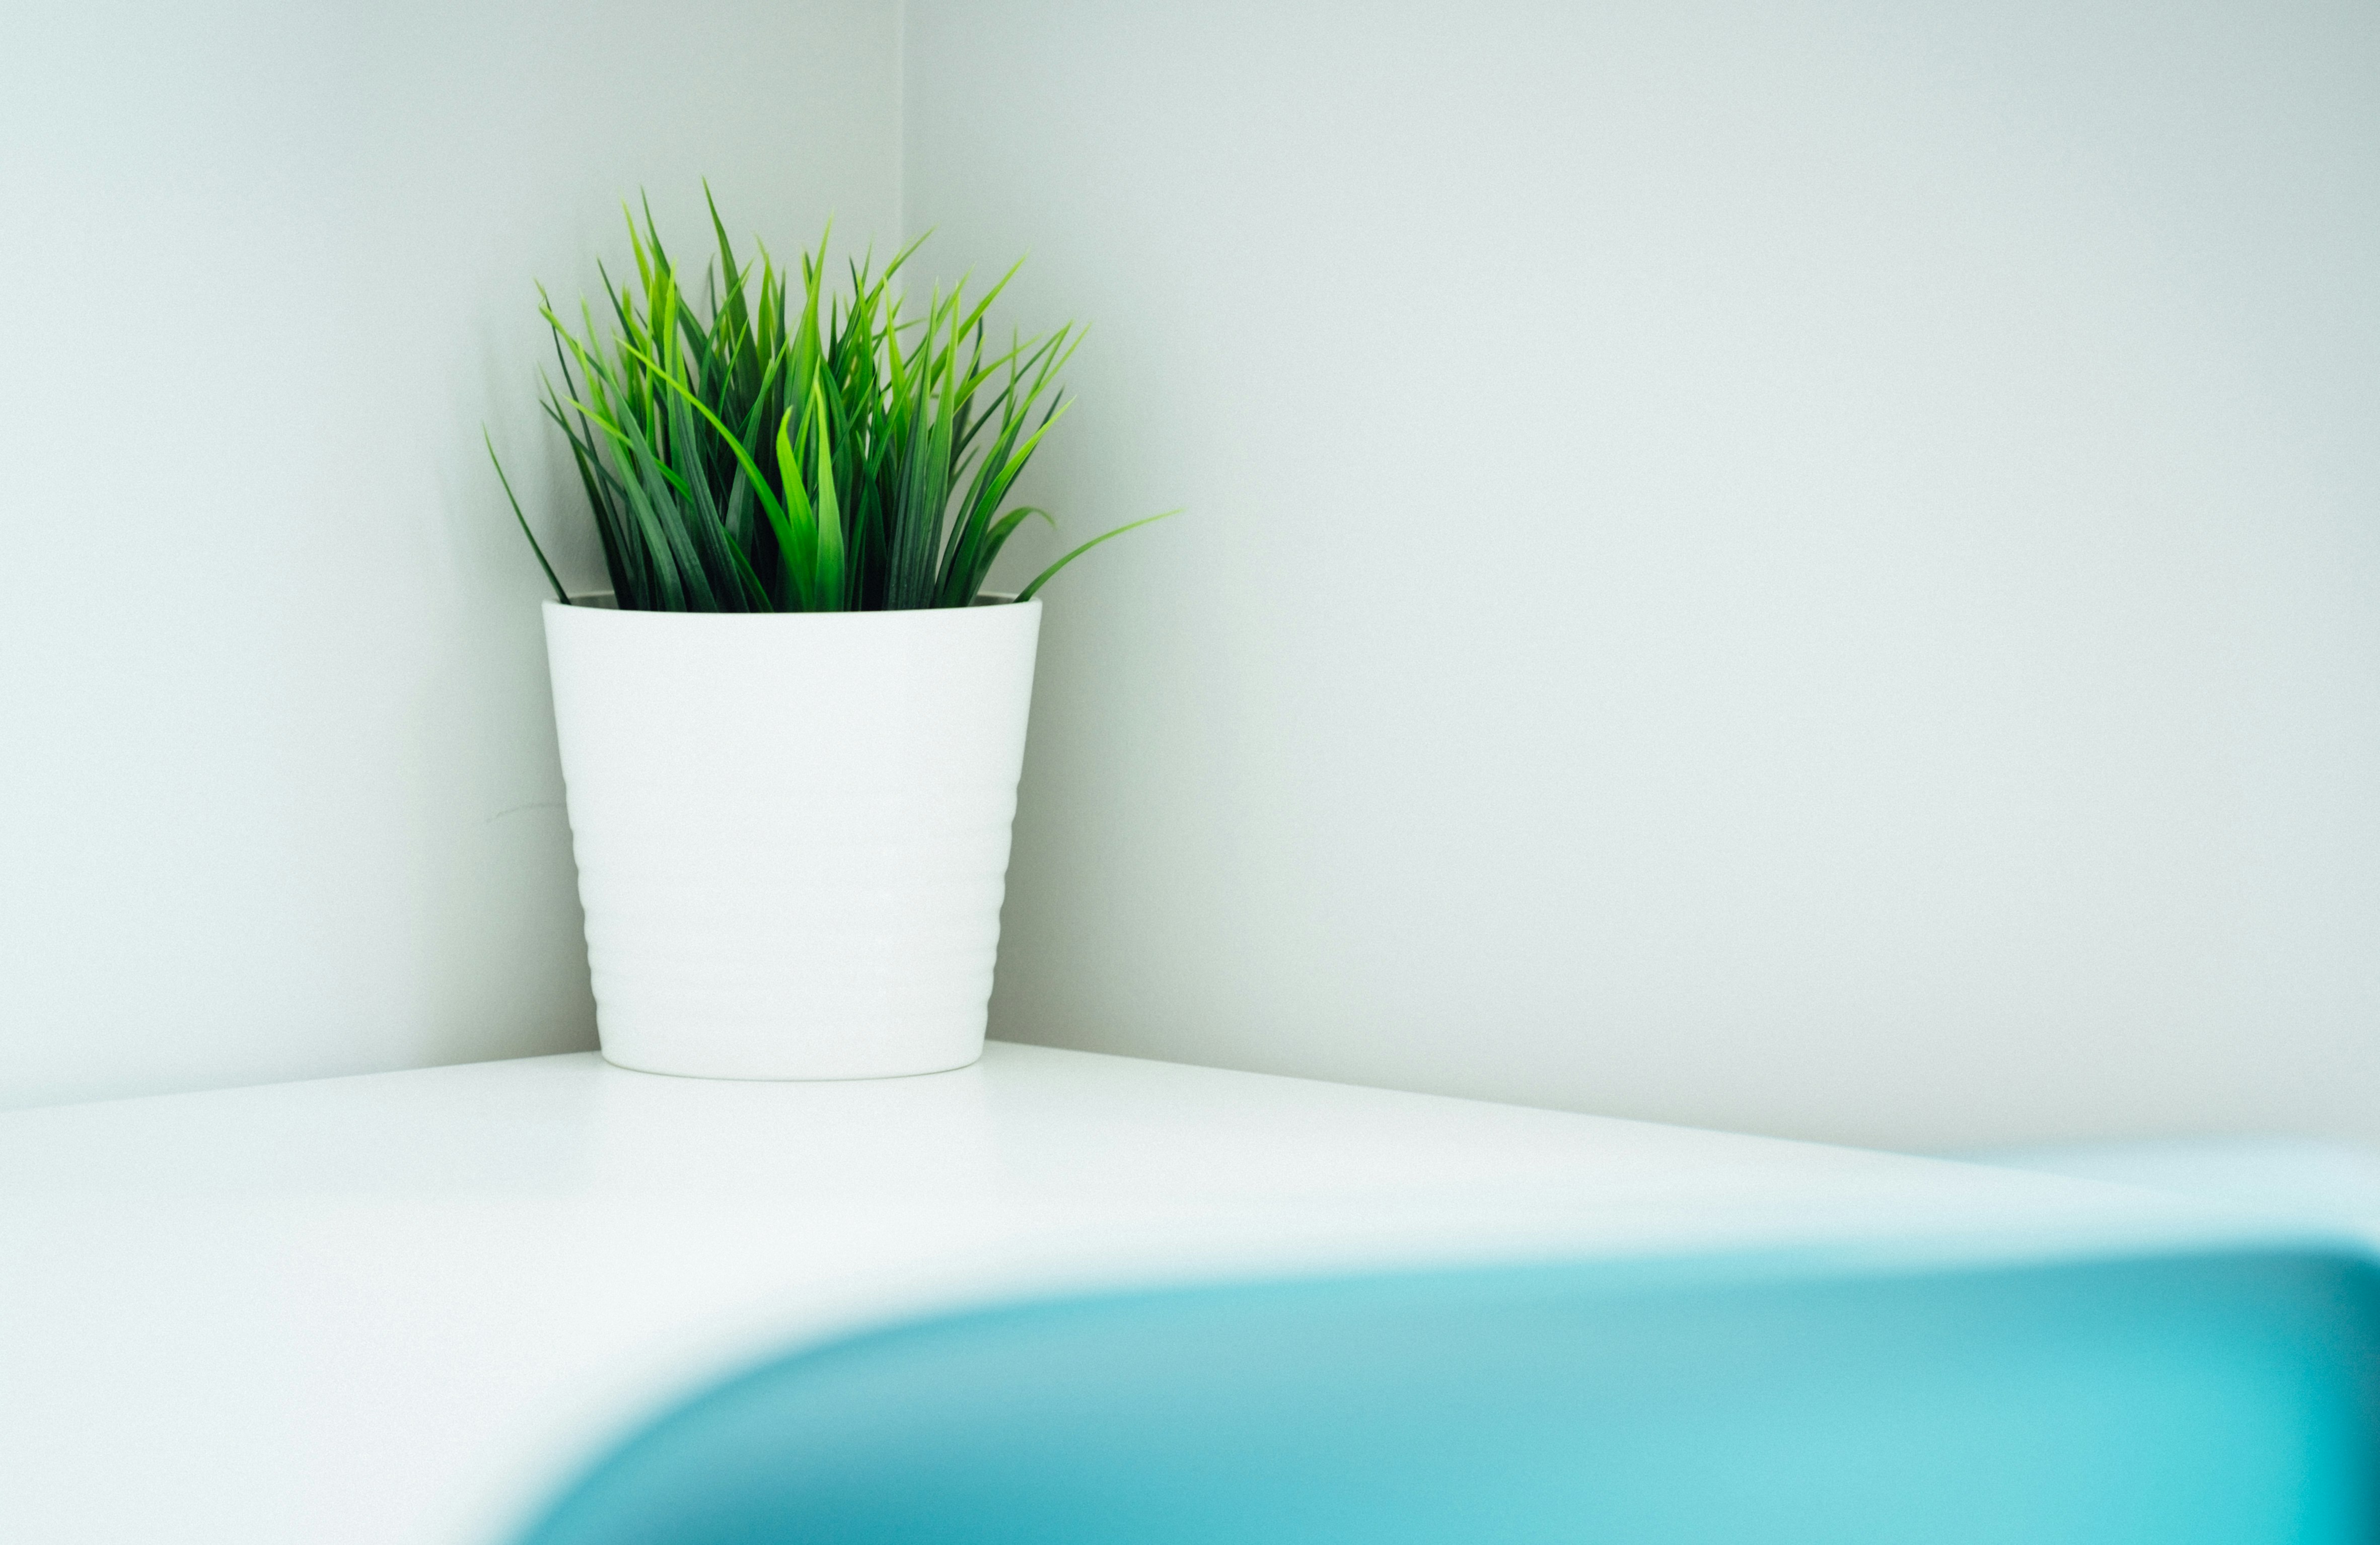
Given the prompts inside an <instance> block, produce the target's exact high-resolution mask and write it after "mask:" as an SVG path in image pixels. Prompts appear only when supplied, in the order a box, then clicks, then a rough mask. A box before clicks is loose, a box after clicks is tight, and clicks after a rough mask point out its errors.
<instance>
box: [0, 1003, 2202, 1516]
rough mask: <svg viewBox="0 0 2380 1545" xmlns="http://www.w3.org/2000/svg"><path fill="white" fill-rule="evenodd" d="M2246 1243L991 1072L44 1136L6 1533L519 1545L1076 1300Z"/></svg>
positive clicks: (4, 1381)
mask: <svg viewBox="0 0 2380 1545" xmlns="http://www.w3.org/2000/svg"><path fill="white" fill-rule="evenodd" d="M2219 1226H2220V1225H2219V1224H2218V1223H2210V1221H2209V1215H2208V1214H2207V1213H2205V1212H2204V1210H2203V1206H2202V1204H2197V1203H2192V1202H2190V1201H2188V1200H2186V1199H2184V1198H2174V1197H2160V1196H2158V1195H2156V1194H2155V1193H2153V1192H2149V1191H2144V1190H2136V1189H2131V1188H2127V1187H2123V1186H2112V1185H2106V1184H2099V1183H2095V1182H2091V1181H2088V1180H2080V1179H2074V1178H2070V1177H2061V1176H2056V1175H2047V1174H2027V1173H2022V1172H2018V1171H2011V1170H1998V1169H1992V1168H1986V1167H1982V1166H1976V1165H1968V1164H1960V1163H1952V1162H1942V1161H1934V1160H1924V1159H1911V1158H1903V1157H1896V1156H1891V1155H1886V1154H1876V1153H1865V1152H1858V1151H1853V1150H1841V1149H1828V1148H1822V1147H1815V1146H1810V1145H1804V1144H1797V1143H1786V1142H1779V1141H1773V1140H1769V1139H1764V1138H1755V1137H1730V1136H1726V1135H1723V1134H1718V1133H1710V1132H1697V1131H1690V1130H1685V1129H1681V1128H1672V1127H1664V1126H1658V1125H1645V1124H1642V1123H1633V1122H1623V1121H1614V1120H1607V1119H1602V1118H1597V1117H1592V1116H1581V1115H1570V1114H1562V1113H1553V1112H1546V1111H1536V1110H1528V1109H1523V1108H1519V1107H1513V1106H1504V1105H1492V1104H1486V1103H1481V1102H1476V1101H1461V1100H1450V1099H1439V1098H1435V1097H1430V1096H1424V1095H1411V1094H1397V1093H1390V1092H1386V1091H1381V1090H1375V1089H1354V1088H1349V1087H1345V1086H1341V1085H1333V1084H1322V1083H1313V1082H1308V1081H1305V1080H1300V1079H1291V1078H1277V1077H1261V1076H1257V1075H1253V1074H1239V1073H1227V1072H1220V1071H1215V1070H1212V1069H1204V1068H1194V1067H1185V1066H1178V1065H1174V1064H1164V1063H1153V1062H1142V1061H1135V1060H1132V1059H1128V1058H1120V1057H1104V1056H1095V1055H1090V1054H1087V1053H1083V1052H1058V1051H1050V1050H1044V1049H1039V1048H1033V1047H1026V1046H1014V1045H1003V1044H999V1043H994V1044H993V1045H992V1046H991V1047H990V1051H989V1052H988V1054H987V1055H986V1057H985V1059H984V1061H983V1062H982V1063H981V1064H977V1066H975V1067H972V1068H968V1069H965V1070H963V1071H961V1072H957V1073H948V1074H940V1075H936V1076H934V1077H925V1078H908V1079H897V1080H890V1081H884V1082H876V1083H864V1084H823V1085H822V1084H808V1085H792V1084H730V1083H707V1082H700V1081H695V1080H685V1079H674V1078H662V1077H650V1076H648V1075H643V1074H637V1073H627V1072H623V1071H620V1070H618V1069H615V1068H613V1067H610V1066H608V1065H606V1064H603V1063H602V1062H601V1061H600V1060H599V1059H598V1058H596V1057H594V1056H593V1055H591V1054H590V1055H577V1056H561V1057H541V1058H534V1059H530V1060H527V1061H520V1062H507V1063H484V1064H475V1065H471V1066H464V1067H449V1068H435V1069H430V1070H427V1071H422V1072H416V1073H397V1074H384V1075H379V1076H375V1077H358V1078H341V1079H330V1080H324V1081H320V1082H314V1083H304V1084H284V1085H276V1086H272V1087H268V1088H261V1089H239V1090H230V1091H225V1092H221V1093H211V1094H197V1095H176V1096H169V1097H164V1098H158V1099H149V1100H134V1101H114V1102H109V1103H103V1104H93V1105H80V1106H69V1107H62V1108H58V1109H53V1110H44V1111H31V1112H21V1113H14V1114H10V1115H5V1116H0V1539H5V1540H6V1541H9V1542H10V1545H52V1542H57V1545H66V1542H74V1545H102V1542H115V1541H126V1542H130V1541H140V1542H141V1545H164V1542H169V1541H170V1542H175V1545H211V1542H215V1541H222V1542H225V1545H232V1542H237V1545H277V1542H282V1541H288V1542H292V1545H296V1542H301V1541H302V1542H306V1545H381V1542H391V1545H395V1542H404V1545H487V1542H491V1541H495V1540H499V1539H503V1538H504V1534H505V1532H506V1531H507V1530H508V1529H509V1528H510V1527H513V1526H514V1525H515V1524H516V1522H517V1521H518V1520H519V1519H520V1518H521V1516H522V1515H523V1513H524V1510H526V1509H528V1508H530V1507H532V1506H533V1505H534V1504H535V1502H537V1500H538V1499H539V1498H540V1496H542V1495H544V1494H545V1493H546V1492H547V1491H548V1490H549V1489H550V1488H552V1487H553V1485H554V1484H556V1482H557V1481H558V1479H559V1478H562V1477H564V1476H565V1475H566V1474H567V1473H568V1472H569V1471H570V1469H571V1468H572V1466H574V1465H576V1464H577V1463H578V1462H579V1461H580V1460H581V1459H582V1458H583V1457H584V1456H585V1455H586V1454H588V1453H589V1449H590V1448H591V1447H592V1446H593V1445H596V1444H599V1443H601V1442H602V1441H603V1440H604V1439H605V1438H606V1437H607V1436H609V1435H611V1434H613V1433H614V1432H616V1431H618V1430H619V1429H620V1428H621V1426H622V1424H624V1423H625V1422H627V1421H629V1420H631V1419H633V1417H635V1416H636V1415H637V1413H638V1412H640V1411H642V1410H644V1409H646V1408H648V1407H649V1406H650V1405H652V1404H653V1403H654V1402H657V1401H660V1400H662V1399H665V1398H667V1397H669V1396H671V1395H673V1394H676V1393H683V1392H685V1391H686V1390H688V1389H690V1388H693V1387H695V1386H697V1385H698V1384H699V1383H701V1382H702V1381H705V1380H706V1379H707V1378H708V1377H710V1376H712V1375H714V1374H716V1373H717V1372H719V1371H722V1370H723V1369H729V1368H732V1367H735V1366H736V1365H737V1364H738V1363H739V1362H741V1361H743V1360H746V1359H748V1358H750V1357H752V1356H756V1355H758V1354H760V1353H762V1352H766V1351H769V1350H772V1349H775V1348H778V1347H782V1346H784V1345H787V1344H794V1343H797V1342H799V1341H802V1340H806V1339H810V1338H815V1337H819V1336H822V1335H827V1334H832V1333H833V1332H836V1331H838V1330H842V1329H846V1328H849V1327H852V1326H854V1325H856V1324H860V1323H865V1322H868V1321H870V1320H878V1319H881V1318H885V1317H890V1316H896V1315H899V1314H902V1313H905V1312H912V1311H915V1310H917V1309H919V1308H930V1307H934V1306H937V1305H946V1304H952V1303H959V1302H968V1301H979V1300H982V1299H984V1298H987V1297H996V1296H1008V1295H1014V1294H1018V1293H1026V1292H1032V1291H1038V1290H1046V1289H1050V1288H1059V1289H1064V1288H1071V1287H1079V1286H1085V1285H1094V1284H1100V1283H1121V1282H1146V1281H1154V1280H1178V1279H1183V1278H1195V1277H1209V1276H1218V1275H1246V1274H1262V1273H1280V1272H1285V1271H1313V1270H1318V1269H1320V1270H1329V1269H1335V1268H1341V1267H1344V1266H1348V1265H1355V1264H1400V1263H1418V1262H1429V1261H1445V1260H1475V1259H1519V1258H1530V1257H1543V1256H1547V1255H1553V1254H1561V1255H1575V1254H1645V1253H1648V1252H1651V1253H1659V1252H1683V1251H1708V1250H1714V1249H1735V1248H1760V1247H1797V1248H1800V1247H1821V1248H1829V1249H1843V1250H1846V1251H1849V1252H1857V1251H1858V1250H1860V1249H1863V1248H1866V1249H1875V1248H1877V1247H1880V1243H1879V1242H1883V1241H1891V1242H1894V1247H1896V1248H1898V1247H1903V1246H1905V1245H1906V1244H1907V1242H1908V1241H1910V1240H1912V1239H1918V1238H1930V1239H1932V1240H1934V1241H1936V1242H1937V1244H1938V1245H1939V1246H1940V1247H1943V1248H1949V1249H1953V1250H1958V1249H1973V1250H1978V1251H1985V1252H1994V1251H2006V1250H2010V1249H2018V1250H2035V1249H2039V1250H2049V1251H2059V1250H2070V1249H2076V1248H2094V1247H2106V1246H2107V1242H2109V1241H2114V1240H2122V1239H2149V1238H2161V1237H2168V1236H2180V1235H2192V1234H2194V1233H2198V1232H2203V1231H2204V1230H2206V1229H2208V1228H2210V1227H2219ZM1863 1242H1864V1243H1863Z"/></svg>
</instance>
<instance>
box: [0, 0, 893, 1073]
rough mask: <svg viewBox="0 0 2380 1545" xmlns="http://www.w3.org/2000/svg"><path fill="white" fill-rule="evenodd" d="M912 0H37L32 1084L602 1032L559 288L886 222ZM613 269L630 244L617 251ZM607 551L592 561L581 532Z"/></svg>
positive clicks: (9, 207)
mask: <svg viewBox="0 0 2380 1545" xmlns="http://www.w3.org/2000/svg"><path fill="white" fill-rule="evenodd" d="M899 23H900V17H899V13H898V6H897V5H896V4H893V3H892V0H792V3H774V4H760V3H757V0H755V3H741V0H688V3H686V4H683V5H675V6H669V7H666V14H662V13H657V12H656V11H655V10H654V9H653V8H652V7H651V6H632V5H624V4H615V3H609V0H606V3H601V4H597V5H592V6H588V5H560V4H550V3H534V4H522V3H508V4H504V5H495V6H490V5H470V4H462V3H459V0H433V3H431V4H426V5H407V6H370V5H363V4H358V3H355V0H336V3H327V4H326V3H320V0H284V3H279V4H275V3H273V0H207V3H203V4H201V3H198V0H188V3H184V4H165V3H157V0H150V3H140V4H123V3H116V4H108V3H105V0H101V3H98V4H88V5H80V6H14V7H11V8H9V9H7V10H6V12H5V14H0V279H5V286H0V287H5V290H6V294H7V295H8V297H9V300H8V303H7V306H6V315H7V322H6V326H5V328H0V333H5V335H6V350H5V354H6V359H7V368H6V370H5V371H0V446H5V456H0V533H4V534H5V536H6V547H5V554H6V557H5V565H6V566H5V573H6V575H7V577H8V581H7V583H6V587H5V588H6V603H5V604H0V1105H17V1104H30V1103H39V1102H42V1101H59V1100H70V1099H81V1098H92V1097H100V1096H109V1095H119V1094H135V1093H143V1092H148V1091H152V1090H164V1089H188V1088H195V1087H204V1086H211V1085H223V1084H235V1083H249V1082H260V1081H268V1080H273V1079H282V1078H296V1077H308V1076H316V1075H324V1074H336V1073H350V1072H359V1071H365V1070H370V1069H379V1068H391V1067H403V1066H412V1065H417V1064H429V1063H439V1062H459V1061H469V1060H472V1059H476V1058H484V1057H496V1056H505V1055H517V1054H524V1053H529V1052H548V1051H558V1050H565V1049H570V1048H576V1047H581V1046H589V1045H592V1044H593V1028H592V1026H593V1020H592V1014H591V1010H590V1007H589V1000H588V996H587V985H586V961H585V955H584V951H583V948H582V946H581V944H580V942H579V937H578V927H579V918H578V912H577V903H576V900H575V896H574V893H573V889H572V878H571V869H570V859H569V849H568V837H567V832H566V828H565V824H564V821H563V817H562V812H561V809H560V799H561V793H560V777H559V773H558V772H557V770H556V768H555V764H554V759H553V733H552V727H551V724H550V721H549V719H548V717H547V715H548V712H549V710H548V707H547V704H546V699H545V687H544V682H543V671H544V664H543V651H542V645H541V643H540V639H539V636H538V627H539V624H538V614H537V602H538V598H539V595H540V590H541V587H542V580H541V578H540V576H539V574H538V571H537V568H536V566H535V564H534V563H533V561H532V560H531V559H530V557H529V555H528V551H527V549H526V547H525V545H524V544H523V543H522V542H521V541H520V538H519V536H518V534H517V532H516V531H515V530H514V529H512V526H511V517H510V515H509V514H508V513H506V510H505V506H504V503H503V499H502V496H501V494H500V493H499V492H498V490H497V487H496V485H495V482H494V481H493V478H492V474H491V473H490V471H489V468H488V464H487V458H486V453H485V452H484V451H483V450H482V448H481V446H480V424H481V422H482V421H483V420H484V421H485V422H486V423H488V424H489V425H490V427H491V428H492V431H493V432H494V435H495V439H496V443H497V444H498V445H499V446H500V447H501V448H503V450H504V452H505V453H506V456H507V459H508V461H509V464H510V465H511V467H512V468H513V469H514V471H515V475H516V478H519V479H525V483H524V486H523V493H524V494H525V495H526V496H527V498H528V501H529V502H530V505H531V507H532V508H533V509H534V510H537V511H538V512H539V513H540V516H542V517H548V518H550V519H552V520H553V521H555V522H556V523H559V521H560V520H561V519H562V518H563V517H564V515H565V511H567V510H570V509H572V508H574V507H575V505H574V502H575V501H576V500H577V497H578V496H577V493H575V491H574V490H572V489H570V488H567V487H565V485H564V484H563V483H562V482H560V481H557V480H558V479H559V478H560V477H561V476H562V475H564V474H565V471H566V463H565V461H563V460H562V459H560V458H559V457H558V456H556V454H555V452H556V449H557V445H556V442H555V439H554V437H553V436H552V435H551V434H550V433H548V432H545V431H543V430H542V429H541V427H540V420H539V418H538V415H537V412H536V408H535V401H534V395H533V394H534V371H535V369H536V367H537V365H538V363H539V362H540V360H542V359H544V358H545V357H546V355H545V349H546V344H545V341H544V338H543V335H542V328H541V325H540V323H539V322H537V320H536V316H535V312H534V304H535V293H534V291H533V289H532V288H531V282H532V280H535V279H540V278H541V279H543V280H545V281H546V282H547V284H548V285H549V286H552V287H553V289H554V291H555V293H556V295H557V297H558V298H564V299H565V300H567V299H569V298H574V297H576V296H577V294H578V293H580V292H581V291H582V290H584V289H586V288H588V287H589V286H592V284H593V283H594V279H595V274H594V266H593V261H592V260H593V258H594V256H595V255H596V254H598V253H603V254H609V255H610V257H611V259H612V260H613V262H614V264H615V265H616V264H617V263H618V262H619V261H620V259H621V258H623V257H624V256H625V240H624V239H623V237H621V236H620V234H619V232H620V225H619V201H620V200H621V198H622V197H623V196H625V195H632V194H633V193H634V192H635V191H636V189H638V188H639V187H644V188H648V189H651V191H652V195H653V200H654V205H655V208H656V210H657V212H658V213H660V214H661V215H662V220H663V228H664V230H665V231H676V232H679V233H683V234H682V235H681V237H680V245H681V246H682V247H684V248H686V249H690V250H691V249H698V248H699V247H700V245H701V244H700V243H699V242H698V241H697V240H696V239H695V238H696V237H698V235H699V234H700V232H701V229H702V227H701V226H700V225H698V223H697V221H696V219H695V218H694V217H695V216H696V215H697V214H698V212H699V210H700V203H699V189H698V179H699V178H700V177H701V176H704V175H706V174H708V175H709V176H710V178H711V179H712V182H713V185H714V186H715V187H716V188H718V189H719V191H720V194H721V197H722V203H723V204H724V206H725V208H726V210H727V212H728V213H729V214H730V216H731V218H732V219H733V220H734V221H735V223H736V224H737V225H738V226H739V227H740V230H741V231H749V230H753V229H756V228H758V229H763V230H766V231H768V232H770V233H771V234H772V235H773V236H774V237H777V238H778V239H779V240H780V241H782V242H783V244H784V245H787V246H790V245H792V244H793V243H795V242H797V241H801V240H805V239H810V238H813V237H815V234H816V231H817V229H818V227H819V225H820V222H822V221H823V220H824V219H825V218H826V216H827V214H828V213H830V211H832V212H833V213H836V214H837V215H838V217H839V229H841V230H843V231H844V232H846V233H850V234H851V235H853V236H854V237H855V238H856V237H861V236H863V235H864V234H866V233H869V232H875V233H878V234H880V235H881V236H882V237H885V238H887V239H889V238H891V237H892V236H893V235H894V234H895V231H896V229H897V224H898V219H897V207H898V205H897V200H898V190H899V136H898V128H897V122H898V119H897V113H898V100H899V98H898V91H899V66H898V60H899ZM616 271H617V269H616V266H615V272H616ZM569 567H570V568H571V570H572V571H573V572H574V574H575V575H576V576H577V578H583V579H587V580H590V581H592V580H594V578H595V577H596V576H597V575H599V574H600V572H601V564H600V560H599V559H598V558H597V557H596V555H595V554H594V551H593V548H592V543H591V541H588V542H586V543H584V544H581V545H578V546H576V547H574V548H573V549H572V556H571V559H570V561H569Z"/></svg>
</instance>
